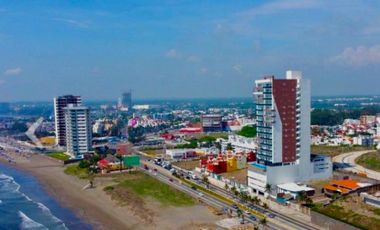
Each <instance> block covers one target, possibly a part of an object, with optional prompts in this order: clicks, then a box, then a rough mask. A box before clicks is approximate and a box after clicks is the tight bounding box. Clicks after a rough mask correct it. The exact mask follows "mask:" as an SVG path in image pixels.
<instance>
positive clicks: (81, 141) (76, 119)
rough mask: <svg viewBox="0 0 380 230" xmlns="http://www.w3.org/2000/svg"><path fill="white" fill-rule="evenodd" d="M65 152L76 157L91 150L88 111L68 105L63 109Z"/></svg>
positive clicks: (82, 107)
mask: <svg viewBox="0 0 380 230" xmlns="http://www.w3.org/2000/svg"><path fill="white" fill-rule="evenodd" d="M64 111H65V123H66V151H67V153H69V154H70V155H72V156H74V157H76V156H78V155H82V154H85V153H88V152H89V151H90V150H91V138H92V133H91V121H90V110H89V109H88V108H87V107H84V106H75V105H72V104H69V105H68V106H67V107H66V108H65V109H64Z"/></svg>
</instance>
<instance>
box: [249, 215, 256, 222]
mask: <svg viewBox="0 0 380 230" xmlns="http://www.w3.org/2000/svg"><path fill="white" fill-rule="evenodd" d="M248 218H249V219H250V220H253V221H257V218H256V217H255V216H254V215H249V216H248Z"/></svg>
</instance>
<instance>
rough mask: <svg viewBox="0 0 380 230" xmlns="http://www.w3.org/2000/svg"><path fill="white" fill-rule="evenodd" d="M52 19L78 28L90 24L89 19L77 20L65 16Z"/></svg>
mask: <svg viewBox="0 0 380 230" xmlns="http://www.w3.org/2000/svg"><path fill="white" fill-rule="evenodd" d="M53 20H54V21H59V22H64V23H66V24H69V25H72V26H75V27H79V28H88V27H89V26H90V23H89V21H86V22H84V21H77V20H74V19H66V18H53Z"/></svg>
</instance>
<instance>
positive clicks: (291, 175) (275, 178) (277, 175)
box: [267, 165, 299, 185]
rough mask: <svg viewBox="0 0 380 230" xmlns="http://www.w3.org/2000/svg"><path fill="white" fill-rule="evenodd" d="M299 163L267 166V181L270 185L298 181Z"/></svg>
mask: <svg viewBox="0 0 380 230" xmlns="http://www.w3.org/2000/svg"><path fill="white" fill-rule="evenodd" d="M298 177H299V176H298V165H286V166H281V167H269V166H268V167H267V183H268V184H270V185H277V184H284V183H290V182H295V181H298Z"/></svg>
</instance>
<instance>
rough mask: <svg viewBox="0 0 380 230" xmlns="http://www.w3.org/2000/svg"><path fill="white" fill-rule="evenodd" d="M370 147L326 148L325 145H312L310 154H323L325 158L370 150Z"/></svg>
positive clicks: (345, 146)
mask: <svg viewBox="0 0 380 230" xmlns="http://www.w3.org/2000/svg"><path fill="white" fill-rule="evenodd" d="M371 149H372V148H370V147H364V146H356V145H352V146H350V145H340V146H327V145H312V146H311V153H314V154H323V155H327V156H331V157H334V156H337V155H340V154H343V153H348V152H354V151H363V150H371Z"/></svg>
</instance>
